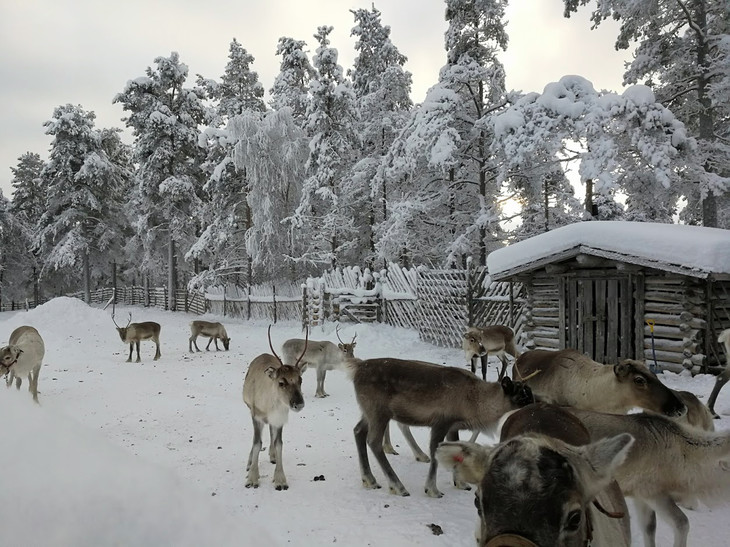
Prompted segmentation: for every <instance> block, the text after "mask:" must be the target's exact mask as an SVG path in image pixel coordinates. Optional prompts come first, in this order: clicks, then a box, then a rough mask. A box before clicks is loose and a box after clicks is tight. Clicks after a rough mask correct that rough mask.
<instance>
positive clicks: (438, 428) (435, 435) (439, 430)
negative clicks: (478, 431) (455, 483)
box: [425, 423, 458, 498]
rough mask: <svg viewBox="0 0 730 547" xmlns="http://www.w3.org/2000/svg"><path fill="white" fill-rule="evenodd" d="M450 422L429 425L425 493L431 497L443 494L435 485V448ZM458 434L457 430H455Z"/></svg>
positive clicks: (447, 430) (436, 461) (436, 463)
mask: <svg viewBox="0 0 730 547" xmlns="http://www.w3.org/2000/svg"><path fill="white" fill-rule="evenodd" d="M451 425H452V424H448V423H440V424H435V425H434V426H432V427H431V441H430V443H429V452H430V453H431V464H430V465H429V467H428V477H427V478H426V487H425V491H426V495H428V496H429V497H432V498H441V497H443V494H442V493H441V492H440V491H439V489H438V488H437V487H436V471H437V470H438V460H437V459H436V448H438V445H439V444H440V443H441V441H443V440H444V437H446V434H447V433H449V429H451ZM457 435H458V432H457Z"/></svg>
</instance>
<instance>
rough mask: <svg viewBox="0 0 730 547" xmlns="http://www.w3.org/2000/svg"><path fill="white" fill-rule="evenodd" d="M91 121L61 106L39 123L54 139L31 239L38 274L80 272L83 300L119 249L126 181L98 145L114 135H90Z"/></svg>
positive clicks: (91, 116)
mask: <svg viewBox="0 0 730 547" xmlns="http://www.w3.org/2000/svg"><path fill="white" fill-rule="evenodd" d="M94 118H95V115H94V113H93V112H87V111H85V110H84V109H83V108H82V107H81V106H75V105H71V104H67V105H63V106H59V107H57V108H56V109H55V110H54V112H53V118H52V119H51V120H49V121H47V122H46V123H45V124H44V125H45V127H46V133H47V134H48V135H52V136H53V137H54V138H53V142H52V144H51V151H50V155H49V160H48V163H47V164H46V165H45V167H44V168H43V171H42V173H41V179H42V184H43V186H44V188H45V189H46V196H47V199H46V210H45V212H44V213H43V215H42V216H41V219H40V222H39V228H40V230H39V232H38V233H37V236H36V246H37V248H38V249H39V251H40V255H41V257H42V260H43V272H44V273H47V272H48V271H49V270H66V271H67V272H69V275H70V276H72V277H71V279H73V274H74V273H76V272H78V270H79V269H80V270H81V272H82V273H83V279H84V289H85V291H86V298H87V301H89V300H90V291H91V284H92V280H93V279H98V278H99V277H101V275H102V274H103V272H105V271H106V272H108V269H109V259H110V256H113V255H114V253H117V254H118V253H119V252H120V249H121V247H122V245H123V242H124V241H123V240H124V238H123V231H124V229H125V227H126V223H125V221H124V215H123V213H122V211H121V209H122V207H121V204H122V203H123V202H125V201H126V199H127V195H126V194H127V192H128V187H129V178H130V176H129V175H130V173H129V171H128V170H127V169H126V166H120V165H118V164H116V163H115V162H114V161H113V160H112V158H110V156H109V155H108V154H107V150H112V149H113V147H112V146H107V147H105V146H104V143H103V137H105V138H106V139H114V138H115V136H116V133H115V132H114V131H111V132H106V133H103V132H100V131H98V130H96V129H95V128H94ZM116 138H117V139H118V137H116ZM118 146H119V143H115V144H114V147H118Z"/></svg>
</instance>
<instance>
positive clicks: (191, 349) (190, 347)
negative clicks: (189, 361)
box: [188, 336, 198, 353]
mask: <svg viewBox="0 0 730 547" xmlns="http://www.w3.org/2000/svg"><path fill="white" fill-rule="evenodd" d="M194 341H195V340H193V337H192V336H191V337H190V338H188V349H190V353H193V342H194ZM195 345H196V346H197V345H198V344H195Z"/></svg>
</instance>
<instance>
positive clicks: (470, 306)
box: [466, 257, 474, 327]
mask: <svg viewBox="0 0 730 547" xmlns="http://www.w3.org/2000/svg"><path fill="white" fill-rule="evenodd" d="M473 282H474V279H473V275H472V260H471V257H469V258H468V259H467V261H466V316H467V322H468V324H467V325H466V326H467V327H473V326H474V288H473V287H472V284H473Z"/></svg>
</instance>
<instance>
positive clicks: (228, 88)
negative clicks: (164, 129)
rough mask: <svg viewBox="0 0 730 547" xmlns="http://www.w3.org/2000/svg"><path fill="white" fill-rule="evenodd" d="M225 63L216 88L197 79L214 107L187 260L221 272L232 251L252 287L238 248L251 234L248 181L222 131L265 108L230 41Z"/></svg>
mask: <svg viewBox="0 0 730 547" xmlns="http://www.w3.org/2000/svg"><path fill="white" fill-rule="evenodd" d="M228 57H229V62H228V64H227V65H226V69H225V72H224V74H223V76H222V77H221V81H220V83H219V82H216V81H215V80H206V79H204V78H203V77H202V76H200V75H199V76H198V85H199V86H200V87H201V88H203V89H204V90H205V91H206V95H207V98H208V99H209V100H210V101H212V103H213V104H212V106H211V108H210V113H211V115H210V116H209V129H208V130H207V131H206V137H207V146H208V156H207V159H206V161H205V164H204V170H205V171H206V175H207V183H206V184H205V187H204V196H205V201H204V203H203V205H202V207H201V208H200V211H199V218H200V225H201V227H202V231H201V234H200V236H199V237H198V241H197V242H196V243H195V244H194V245H193V246H192V247H191V248H190V250H189V251H188V253H187V255H186V258H187V259H190V258H194V259H196V260H197V259H207V260H208V261H209V262H210V266H211V268H212V269H213V270H215V271H219V272H220V271H222V270H224V269H227V267H228V265H230V264H231V259H232V258H233V254H232V253H231V251H232V249H236V251H237V252H238V253H243V254H242V255H240V256H238V255H237V256H236V257H235V260H234V261H233V263H235V264H236V265H237V266H235V268H236V270H237V271H238V270H243V271H245V272H246V283H251V281H252V275H253V274H252V263H251V260H250V257H247V256H246V248H245V245H244V244H243V243H244V238H245V237H246V232H247V231H248V230H249V229H250V228H251V211H250V210H249V208H248V204H247V195H248V192H249V175H248V174H247V172H246V171H245V170H242V169H236V167H235V165H234V162H233V149H234V145H235V139H234V138H231V133H230V127H226V126H227V125H228V124H230V122H231V120H233V119H234V118H235V117H236V116H239V115H249V114H252V113H253V114H255V115H256V116H257V117H259V118H260V117H261V114H262V113H263V112H264V111H265V110H266V105H265V104H264V101H263V98H262V97H263V95H264V88H263V86H262V85H261V83H260V82H259V81H258V74H257V73H256V72H254V71H252V70H251V64H252V63H253V61H254V58H253V56H252V55H250V54H249V53H248V52H247V51H246V50H245V49H244V48H243V47H242V46H241V45H240V44H239V43H238V42H237V41H236V40H235V39H234V40H233V42H231V45H230V53H229V56H228Z"/></svg>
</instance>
